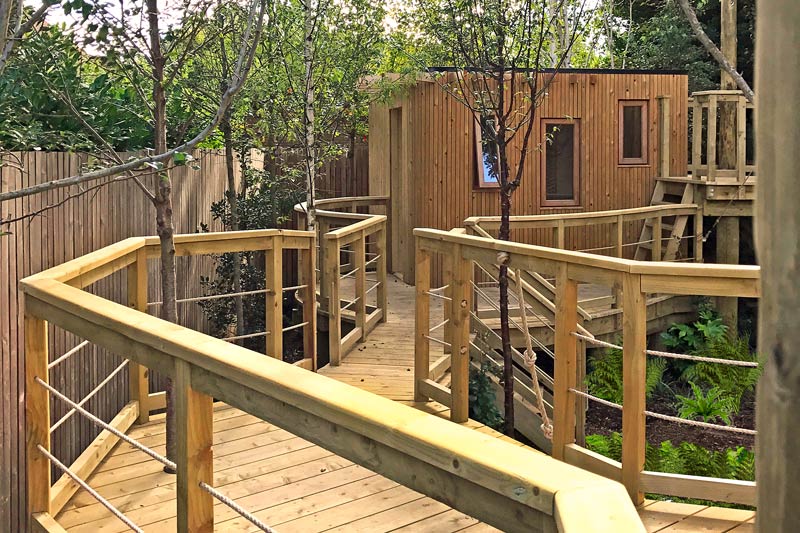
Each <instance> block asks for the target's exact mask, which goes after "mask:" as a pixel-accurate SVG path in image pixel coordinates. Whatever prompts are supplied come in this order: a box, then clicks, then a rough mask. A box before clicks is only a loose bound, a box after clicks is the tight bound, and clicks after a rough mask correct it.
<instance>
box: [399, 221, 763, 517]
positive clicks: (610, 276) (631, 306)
mask: <svg viewBox="0 0 800 533" xmlns="http://www.w3.org/2000/svg"><path fill="white" fill-rule="evenodd" d="M414 235H415V238H416V246H417V279H418V280H422V282H423V286H422V287H419V286H418V287H417V314H418V317H419V318H418V321H417V325H416V333H415V335H416V343H415V374H414V375H415V398H416V399H417V400H418V401H422V400H425V399H428V398H431V397H432V396H434V395H437V396H440V397H443V398H444V400H445V402H447V403H449V404H450V405H451V406H456V405H462V404H464V402H466V401H467V400H466V397H465V395H466V393H465V392H464V387H463V384H462V386H461V387H458V386H457V384H456V383H455V380H456V375H455V373H454V374H453V375H452V384H451V388H450V390H447V389H444V390H443V391H441V390H438V389H437V388H436V387H435V385H436V384H435V383H432V382H431V380H430V379H428V375H427V372H428V369H429V365H430V360H429V359H430V358H429V348H428V346H427V332H428V327H429V325H428V322H427V318H428V317H429V314H430V311H429V309H428V305H429V302H428V295H427V292H428V291H429V287H428V285H429V283H430V274H429V272H428V270H429V268H430V254H431V253H439V254H442V255H445V256H447V257H450V260H451V261H454V262H456V263H458V262H464V261H467V262H472V261H474V262H476V263H491V262H493V261H495V262H496V260H497V254H498V252H506V253H507V254H509V258H508V260H509V263H510V264H513V265H514V267H515V268H519V269H523V270H530V271H536V272H545V273H547V274H549V275H552V276H553V277H554V278H555V289H556V291H555V313H554V316H555V335H554V339H555V341H554V344H555V346H554V352H555V371H554V382H553V400H554V402H553V403H554V405H553V413H554V414H553V425H554V434H553V441H552V453H553V456H554V457H556V458H558V459H561V460H564V461H567V462H570V463H573V464H576V465H578V466H581V467H582V468H587V469H590V470H592V471H594V472H596V473H598V474H601V475H604V476H607V477H611V478H612V479H615V480H620V481H622V483H623V484H624V485H625V487H626V489H627V490H628V493H629V495H630V497H631V499H632V500H633V502H634V503H636V504H637V505H638V504H640V503H642V501H643V494H644V492H645V491H652V490H653V489H654V488H657V490H658V492H659V493H663V494H673V495H676V496H689V497H694V498H706V499H711V500H722V501H729V502H735V503H746V504H750V505H752V504H754V503H755V501H754V497H755V484H754V483H751V482H730V481H729V480H719V479H713V478H701V477H697V476H677V475H672V474H661V473H653V472H646V471H645V470H644V452H645V379H644V377H645V368H646V360H647V357H646V353H645V350H646V348H647V346H646V342H647V308H646V301H647V294H652V293H659V294H675V295H702V296H738V297H758V296H759V280H760V267H758V266H740V265H714V264H691V263H689V264H675V263H663V262H662V263H659V262H647V261H634V260H629V259H621V258H615V257H604V256H596V255H591V254H586V253H582V252H573V251H567V250H560V249H554V248H546V247H542V246H534V245H528V244H519V243H514V242H508V241H500V240H497V239H491V238H485V237H476V236H472V235H464V234H463V233H456V232H445V231H439V230H431V229H416V230H414ZM426 273H427V274H426ZM469 273H471V268H470V269H466V270H464V273H462V274H459V273H458V271H456V270H455V269H454V270H453V273H452V274H451V279H450V280H449V281H450V283H451V284H456V286H457V285H458V284H459V283H464V282H465V281H468V280H469ZM578 283H593V284H599V285H603V286H619V287H622V295H623V297H622V306H621V307H622V321H621V322H622V325H623V336H624V339H625V341H624V343H623V359H624V364H623V397H624V398H625V401H624V403H623V404H622V409H623V415H622V419H623V430H622V439H623V444H622V461H621V462H620V463H615V462H614V461H610V460H607V459H604V458H602V457H599V456H597V454H593V453H592V452H589V451H588V450H585V449H583V448H581V447H580V446H578V445H576V444H575V442H576V409H575V406H576V400H577V399H578V398H576V395H575V393H574V392H572V389H575V388H576V386H577V385H578V383H579V381H578V378H579V376H581V373H580V369H579V368H578V367H579V365H578V361H579V358H578V349H579V348H578V342H577V338H576V337H575V333H576V332H579V331H580V324H579V321H578V316H579V315H578V312H577V309H578V298H577V286H578ZM453 306H454V307H455V306H456V302H455V301H454V302H453ZM449 342H450V343H451V345H452V346H453V351H452V355H451V358H454V357H456V354H457V353H459V352H458V351H457V350H456V347H460V346H464V345H465V344H466V343H469V342H470V338H469V331H464V330H463V329H458V330H457V331H456V332H454V333H453V334H452V338H451V339H450V341H449ZM461 379H464V378H461ZM581 382H582V379H581ZM440 401H441V400H440ZM453 410H454V411H455V409H453Z"/></svg>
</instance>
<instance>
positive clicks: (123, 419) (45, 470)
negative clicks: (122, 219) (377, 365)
mask: <svg viewBox="0 0 800 533" xmlns="http://www.w3.org/2000/svg"><path fill="white" fill-rule="evenodd" d="M158 242H159V241H158V239H157V238H155V237H138V238H131V239H126V240H124V241H121V242H119V243H117V244H114V245H112V246H109V247H106V248H103V249H101V250H98V251H96V252H93V253H91V254H88V255H85V256H83V257H80V258H78V259H75V260H73V261H70V262H68V263H65V264H63V265H60V266H57V267H55V268H52V269H50V270H47V271H45V272H42V273H39V274H36V275H34V276H31V277H29V278H26V279H25V280H23V281H22V282H21V283H20V286H21V287H22V288H23V291H24V290H25V288H26V287H29V286H36V285H38V284H45V285H46V284H48V283H56V284H59V285H62V284H63V286H69V287H74V288H75V289H82V288H84V287H87V286H89V285H91V284H92V283H95V282H96V281H98V280H100V279H103V278H105V277H107V276H109V275H111V274H113V273H114V272H117V271H119V270H122V269H125V270H126V272H127V279H128V298H127V305H128V307H129V308H130V310H133V311H136V312H138V313H140V314H142V316H146V315H144V313H145V312H146V310H147V284H148V279H147V259H148V257H158V255H159V253H160V251H159V244H158ZM314 243H315V238H314V235H313V234H312V233H308V232H301V231H286V230H257V231H240V232H226V233H205V234H196V235H178V236H176V237H175V252H176V254H177V255H179V256H186V255H201V254H211V253H213V254H218V253H225V252H232V251H265V252H266V255H267V263H268V264H267V280H266V286H267V294H266V301H267V306H266V309H265V311H266V324H267V328H269V331H270V334H269V335H267V341H268V342H267V346H268V348H267V354H269V355H270V356H271V357H272V358H277V359H281V358H282V355H283V348H282V338H283V330H284V327H283V306H282V299H283V292H284V290H283V288H282V282H281V274H282V270H283V268H282V256H283V251H284V250H296V251H298V252H299V255H300V262H299V263H300V265H299V273H300V279H301V285H300V287H301V288H300V289H298V292H299V293H301V295H302V300H303V301H305V302H313V301H314V296H315V293H316V288H315V279H316V278H315V276H314V257H315V255H316V254H315V253H314V252H315V250H314ZM83 294H87V293H84V292H83V291H81V292H80V293H79V296H78V297H76V299H75V300H74V301H72V302H70V304H71V305H73V306H75V307H76V308H78V309H80V308H81V303H80V302H81V298H80V296H81V295H83ZM25 302H26V315H25V317H26V318H25V321H26V339H27V340H26V342H27V343H28V345H26V352H25V353H26V357H27V358H28V359H27V360H26V369H27V373H26V409H27V410H28V413H27V425H26V434H27V438H26V442H27V443H28V448H27V457H28V472H27V475H28V480H29V486H28V511H29V514H30V516H31V517H34V516H36V517H38V518H34V519H33V521H32V522H33V523H37V524H42V522H47V520H46V517H45V515H42V513H47V516H55V515H56V514H57V513H58V512H59V511H60V510H61V509H62V508H63V507H64V505H65V504H66V503H67V502H68V501H69V499H70V498H71V497H72V495H74V494H75V492H77V490H78V489H79V485H78V484H77V483H76V482H75V481H74V480H72V479H71V478H70V477H68V476H67V475H63V476H61V477H60V478H59V479H58V480H57V481H56V483H55V484H53V485H52V486H51V483H50V464H49V463H48V461H47V459H46V458H45V457H44V456H43V455H42V453H41V452H40V451H39V450H38V448H37V446H38V445H41V446H42V447H44V448H45V449H49V447H50V438H49V437H50V414H49V398H48V392H47V390H45V389H44V388H43V387H42V386H41V385H40V384H38V383H37V382H36V381H35V378H37V377H38V378H40V379H42V380H43V381H45V382H47V377H48V368H47V365H48V358H49V355H48V353H47V328H46V325H47V321H52V322H53V323H54V324H56V325H59V326H61V327H62V328H64V329H66V330H68V331H72V332H76V330H75V329H70V328H71V327H72V326H73V325H74V321H75V320H76V319H75V317H74V316H70V315H69V314H68V313H66V314H65V312H63V311H62V312H56V311H53V310H52V309H50V308H48V307H47V306H45V305H44V304H43V303H42V301H41V300H40V299H38V298H35V297H33V296H30V295H29V294H27V293H26V295H25ZM101 302H103V303H108V304H110V303H111V302H106V301H105V300H101ZM114 305H116V304H114ZM56 316H59V317H62V318H63V320H65V321H66V322H64V323H60V322H58V320H56V319H55V317H56ZM109 317H110V318H109V320H111V321H113V320H112V319H113V318H114V315H109ZM303 322H304V323H305V325H304V326H303V328H302V329H303V339H304V359H302V360H300V361H298V362H296V363H295V366H299V367H302V368H305V369H309V370H314V369H315V368H316V313H315V310H314V306H313V305H304V308H303ZM161 327H162V328H166V329H167V330H170V328H173V329H174V328H177V327H178V326H174V325H172V324H166V325H162V326H161ZM187 331H188V330H187ZM107 336H108V337H109V338H111V337H113V338H114V339H117V338H118V336H114V335H113V334H111V333H107ZM85 338H87V339H90V337H85ZM105 338H106V337H105V336H103V337H101V338H100V339H99V340H97V341H95V343H96V344H98V345H99V346H104V344H103V341H104V339H105ZM90 340H94V339H90ZM226 344H227V343H226ZM132 349H134V348H133V346H130V347H123V346H119V347H118V349H117V350H115V351H116V353H118V354H121V355H124V356H125V357H127V358H128V359H129V360H130V362H129V368H128V372H129V394H130V403H128V404H127V405H126V406H125V407H124V408H123V409H122V410H121V411H120V412H119V414H117V416H115V417H114V419H113V420H112V421H111V422H110V423H109V425H110V426H111V427H113V428H115V429H116V430H118V431H121V432H125V431H127V430H128V429H129V428H130V427H131V426H132V425H133V424H134V423H135V422H138V423H143V422H146V421H147V420H148V419H149V415H150V413H151V412H153V411H156V410H158V409H163V408H164V405H165V396H164V393H163V392H159V393H150V391H149V384H148V374H149V369H150V368H153V369H156V370H158V371H159V372H161V373H163V374H164V375H167V376H172V377H173V379H174V380H175V387H176V389H175V391H176V397H177V399H178V401H177V402H176V412H177V416H176V420H177V421H178V422H179V424H180V425H181V426H182V429H179V431H178V436H179V438H178V442H177V444H178V453H179V455H180V456H182V457H184V456H186V457H195V458H193V459H191V460H190V461H188V462H187V461H183V462H181V461H178V467H179V468H178V484H179V490H178V493H179V497H178V508H179V513H178V517H179V521H180V530H181V531H184V530H187V529H188V530H190V531H199V530H204V527H205V525H207V524H208V523H209V520H212V523H213V515H212V516H211V517H210V518H209V512H210V510H211V507H210V506H209V501H210V500H209V498H210V495H209V494H208V493H206V492H203V491H200V490H199V489H198V485H197V482H199V481H204V482H207V483H209V484H211V481H212V478H211V470H210V468H211V466H210V465H211V463H210V461H211V454H210V446H211V443H210V437H211V433H210V431H211V430H210V428H211V411H210V406H211V397H209V396H207V395H203V394H199V393H197V392H196V391H195V390H194V389H193V388H192V386H191V378H190V369H189V368H187V367H186V366H185V365H184V364H183V363H182V362H180V361H176V362H174V363H169V364H165V362H164V361H161V360H159V359H158V358H156V357H150V358H148V357H143V358H137V357H136V356H135V355H131V350H132ZM118 441H119V437H118V436H116V435H114V434H113V433H112V432H110V431H109V430H108V429H105V430H103V431H102V432H101V433H100V435H98V437H97V438H96V439H95V440H94V441H93V442H92V444H91V445H90V446H89V447H88V448H87V449H86V450H85V451H84V453H82V454H81V455H80V456H79V457H78V458H77V459H76V460H75V461H74V462H73V463H72V465H70V469H71V470H72V471H73V472H74V473H76V474H77V475H78V476H80V477H83V478H85V477H88V476H89V475H90V474H91V473H92V472H93V471H94V470H95V469H96V468H97V467H98V466H99V465H100V463H101V462H102V460H103V459H104V458H105V457H106V455H107V454H108V453H109V452H111V450H112V449H113V448H114V445H115V444H116V443H117V442H118ZM189 463H191V465H192V466H191V467H190V468H188V469H187V468H186V465H187V464H189ZM198 502H199V503H198ZM212 503H213V502H212ZM189 508H191V509H193V511H192V513H189V511H188V509H189ZM195 511H197V512H195ZM187 520H188V521H190V522H191V523H190V522H187ZM184 526H186V528H184Z"/></svg>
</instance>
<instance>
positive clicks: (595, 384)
mask: <svg viewBox="0 0 800 533" xmlns="http://www.w3.org/2000/svg"><path fill="white" fill-rule="evenodd" d="M589 361H590V365H591V370H590V371H589V373H588V374H587V376H586V385H587V386H588V387H589V392H590V393H591V394H593V395H595V396H597V397H599V398H603V399H604V400H608V401H610V402H614V403H622V400H623V398H622V389H623V387H622V350H616V349H612V350H607V351H605V352H602V353H600V354H599V355H594V356H591V357H590V359H589ZM666 368H667V363H666V361H665V360H663V359H654V358H648V361H647V373H646V376H645V395H646V397H647V398H649V397H650V395H651V394H652V393H653V391H654V390H655V389H656V387H657V386H658V384H659V383H660V382H661V377H662V376H663V375H664V370H665V369H666Z"/></svg>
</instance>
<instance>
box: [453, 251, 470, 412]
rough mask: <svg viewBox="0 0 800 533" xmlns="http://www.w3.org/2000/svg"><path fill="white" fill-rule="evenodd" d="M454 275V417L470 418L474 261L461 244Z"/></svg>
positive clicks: (455, 254)
mask: <svg viewBox="0 0 800 533" xmlns="http://www.w3.org/2000/svg"><path fill="white" fill-rule="evenodd" d="M450 255H451V257H452V261H453V277H452V279H451V280H450V289H451V293H450V294H451V298H452V301H451V302H450V303H451V306H450V309H451V313H450V324H451V326H452V327H451V330H450V333H451V336H450V338H449V339H448V342H450V354H451V355H450V375H451V377H452V380H451V385H450V391H451V405H450V420H452V421H453V422H457V423H459V424H460V423H463V422H466V421H467V420H469V320H470V315H469V313H470V310H471V309H472V303H471V300H472V284H471V283H470V282H471V281H472V261H471V260H468V259H464V258H463V256H462V252H461V245H460V244H456V245H454V246H453V251H452V253H451V254H450Z"/></svg>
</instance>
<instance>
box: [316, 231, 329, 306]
mask: <svg viewBox="0 0 800 533" xmlns="http://www.w3.org/2000/svg"><path fill="white" fill-rule="evenodd" d="M330 229H331V226H330V224H328V222H327V221H325V220H324V219H318V220H317V244H318V245H319V304H320V306H321V307H322V308H323V309H327V308H328V289H329V282H328V272H327V271H326V270H325V265H327V264H328V263H327V262H326V261H327V254H328V251H327V250H326V249H325V244H326V243H327V241H326V240H325V234H326V233H328V232H329V231H330Z"/></svg>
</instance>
